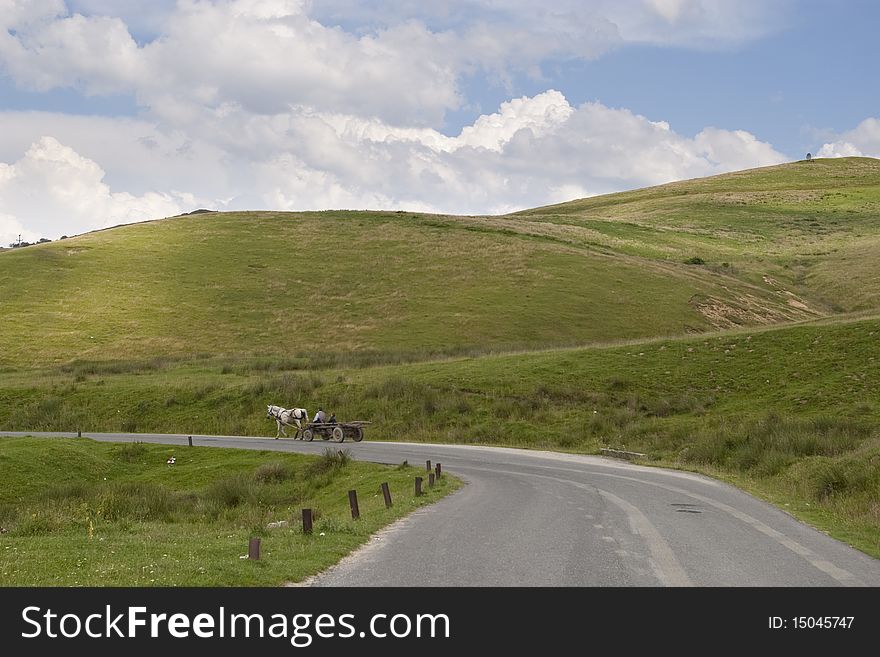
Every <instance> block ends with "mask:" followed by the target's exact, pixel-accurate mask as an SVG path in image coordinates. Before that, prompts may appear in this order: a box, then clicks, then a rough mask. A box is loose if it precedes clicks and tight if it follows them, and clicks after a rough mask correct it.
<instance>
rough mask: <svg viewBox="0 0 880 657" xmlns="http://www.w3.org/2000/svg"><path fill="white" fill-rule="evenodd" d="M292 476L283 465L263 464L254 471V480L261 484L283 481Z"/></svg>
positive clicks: (288, 469)
mask: <svg viewBox="0 0 880 657" xmlns="http://www.w3.org/2000/svg"><path fill="white" fill-rule="evenodd" d="M292 476H293V472H292V471H291V469H290V468H289V467H287V465H286V464H284V463H278V462H275V463H264V464H263V465H261V466H260V467H258V468H257V469H256V470H255V471H254V479H256V480H257V481H258V482H260V483H261V484H268V483H272V482H276V481H285V480H287V479H290V478H291V477H292Z"/></svg>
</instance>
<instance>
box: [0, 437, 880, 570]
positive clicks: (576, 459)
mask: <svg viewBox="0 0 880 657" xmlns="http://www.w3.org/2000/svg"><path fill="white" fill-rule="evenodd" d="M2 435H27V434H23V433H13V432H3V434H2ZM30 435H55V436H58V435H64V436H70V435H71V434H38V433H31V434H30ZM84 435H87V436H88V437H89V438H93V439H95V440H106V441H134V440H141V441H145V442H154V443H166V444H178V445H185V444H186V443H187V436H185V435H176V436H175V435H162V434H108V433H89V434H84ZM193 441H194V443H195V444H196V445H199V446H216V447H234V448H246V449H269V450H280V451H292V452H302V453H320V452H321V451H322V450H323V449H324V448H325V447H326V445H327V443H325V442H324V441H320V440H318V441H316V442H313V443H305V442H301V441H297V440H291V439H281V440H273V439H267V438H243V437H238V436H227V437H222V436H196V435H194V436H193ZM332 444H334V445H335V443H332ZM342 447H345V448H346V449H349V450H350V451H351V454H352V456H353V457H354V458H356V459H360V460H365V461H374V462H380V463H400V462H401V461H403V460H408V461H409V462H410V464H413V465H420V464H424V462H425V460H427V459H431V461H432V462H434V463H436V462H438V461H439V462H441V463H442V468H443V471H444V472H448V473H452V474H455V475H456V476H459V477H461V478H462V479H464V480H465V481H466V482H467V484H468V485H467V486H464V487H463V488H462V489H461V490H460V491H458V492H456V493H454V494H452V495H450V496H448V497H446V498H444V499H443V500H441V501H440V502H438V503H437V504H434V505H432V506H431V507H428V508H424V509H421V510H419V511H417V512H415V513H414V514H412V515H411V516H409V517H407V518H405V519H403V520H401V521H399V522H397V523H395V524H394V525H392V526H391V527H390V528H388V529H386V530H385V531H383V532H381V533H380V534H379V535H377V536H375V537H374V538H373V540H372V541H371V542H370V543H369V544H368V545H367V546H365V547H364V548H362V549H361V550H358V551H357V552H355V553H354V554H353V555H351V556H349V557H346V558H345V559H343V561H342V562H340V563H339V564H338V565H337V566H335V567H334V568H331V569H330V570H328V571H326V572H325V573H323V574H321V575H319V576H318V577H316V578H313V579H312V580H311V581H310V582H308V583H309V584H311V585H314V586H880V561H878V560H876V559H873V558H871V557H868V556H866V555H865V554H863V553H861V552H858V551H857V550H854V549H852V548H850V547H849V546H847V545H845V544H844V543H841V542H839V541H836V540H834V539H832V538H830V537H828V536H826V535H825V534H823V533H821V532H818V531H816V530H815V529H812V528H810V527H808V526H806V525H804V524H803V523H801V522H799V521H797V520H795V519H794V518H792V517H791V516H789V515H788V514H786V513H784V512H783V511H781V510H780V509H778V508H776V507H773V506H771V505H769V504H766V503H764V502H762V501H760V500H758V499H756V498H754V497H752V496H750V495H748V494H746V493H744V492H742V491H740V490H738V489H736V488H733V487H732V486H729V485H727V484H724V483H721V482H718V481H715V480H713V479H709V478H707V477H703V476H699V475H694V474H690V473H684V472H677V471H674V470H664V469H659V468H647V467H642V466H637V465H633V464H630V463H626V462H619V461H616V460H613V459H605V458H599V457H592V456H574V455H568V454H557V453H553V452H539V451H527V450H516V449H506V448H494V447H470V446H459V445H432V444H415V443H390V442H371V441H364V442H362V443H348V442H346V443H344V445H342Z"/></svg>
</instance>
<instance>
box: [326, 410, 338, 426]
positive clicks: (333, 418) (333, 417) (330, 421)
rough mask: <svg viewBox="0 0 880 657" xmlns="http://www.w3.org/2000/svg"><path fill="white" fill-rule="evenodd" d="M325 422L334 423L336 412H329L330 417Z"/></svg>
mask: <svg viewBox="0 0 880 657" xmlns="http://www.w3.org/2000/svg"><path fill="white" fill-rule="evenodd" d="M327 422H328V423H330V424H336V413H331V414H330V419H329V420H327Z"/></svg>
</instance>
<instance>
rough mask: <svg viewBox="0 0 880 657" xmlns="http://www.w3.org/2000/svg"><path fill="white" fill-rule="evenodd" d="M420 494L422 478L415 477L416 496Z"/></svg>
mask: <svg viewBox="0 0 880 657" xmlns="http://www.w3.org/2000/svg"><path fill="white" fill-rule="evenodd" d="M421 494H422V478H421V477H416V497H418V496H419V495H421Z"/></svg>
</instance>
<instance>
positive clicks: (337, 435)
mask: <svg viewBox="0 0 880 657" xmlns="http://www.w3.org/2000/svg"><path fill="white" fill-rule="evenodd" d="M368 424H372V423H371V422H367V421H366V420H352V421H351V422H310V423H309V424H307V425H306V427H305V428H304V429H303V432H302V437H303V440H308V441H312V440H314V439H315V436H320V437H321V439H322V440H330V439H331V438H332V439H333V440H335V441H336V442H337V443H341V442H343V441H344V440H345V439H346V438H351V439H352V440H353V441H354V442H356V443H359V442H361V441H362V440H363V439H364V427H365V426H366V425H368Z"/></svg>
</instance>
